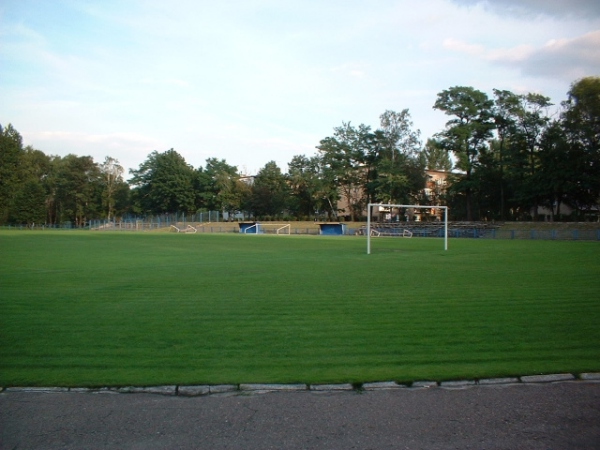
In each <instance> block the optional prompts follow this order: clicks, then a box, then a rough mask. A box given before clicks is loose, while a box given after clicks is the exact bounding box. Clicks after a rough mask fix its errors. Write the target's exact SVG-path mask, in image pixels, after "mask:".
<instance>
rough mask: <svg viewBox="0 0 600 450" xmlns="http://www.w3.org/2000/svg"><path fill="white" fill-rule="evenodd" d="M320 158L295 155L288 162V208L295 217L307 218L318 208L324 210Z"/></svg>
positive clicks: (324, 194)
mask: <svg viewBox="0 0 600 450" xmlns="http://www.w3.org/2000/svg"><path fill="white" fill-rule="evenodd" d="M320 167H321V162H320V158H319V157H317V156H313V157H311V158H308V157H306V156H304V155H296V156H294V157H293V158H292V161H291V162H290V163H289V164H288V175H287V178H288V181H289V187H290V203H289V210H290V212H291V213H292V214H294V215H295V216H296V217H298V218H300V217H305V218H308V217H310V216H312V215H313V214H315V213H316V211H318V210H321V209H322V210H326V209H327V207H324V205H323V197H325V196H326V193H324V183H323V179H322V177H321V173H320Z"/></svg>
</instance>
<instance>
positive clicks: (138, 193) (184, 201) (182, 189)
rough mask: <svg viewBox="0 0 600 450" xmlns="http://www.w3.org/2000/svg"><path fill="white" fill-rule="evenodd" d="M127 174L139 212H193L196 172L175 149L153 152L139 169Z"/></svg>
mask: <svg viewBox="0 0 600 450" xmlns="http://www.w3.org/2000/svg"><path fill="white" fill-rule="evenodd" d="M130 173H131V175H132V178H131V180H130V184H131V185H132V186H134V193H133V194H134V201H135V202H136V207H137V210H138V211H139V212H143V213H159V214H161V213H174V212H191V213H194V212H195V209H196V207H195V204H196V199H195V192H194V176H195V172H194V169H193V168H192V167H191V166H190V165H188V164H187V163H186V162H185V159H184V158H183V156H181V155H180V154H179V153H177V152H176V151H175V150H173V149H170V150H167V151H166V152H163V153H159V152H157V151H153V152H152V153H150V155H148V158H147V159H146V161H144V162H143V163H142V164H141V165H140V167H139V169H137V170H130Z"/></svg>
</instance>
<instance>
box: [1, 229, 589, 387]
mask: <svg viewBox="0 0 600 450" xmlns="http://www.w3.org/2000/svg"><path fill="white" fill-rule="evenodd" d="M442 248H443V245H442V241H441V240H439V239H399V238H385V239H374V242H373V243H372V254H371V255H366V242H365V239H364V238H356V237H326V236H317V237H313V236H247V235H215V234H198V235H181V234H143V233H140V234H135V233H123V234H119V233H94V232H39V233H36V232H0V249H1V252H2V258H1V260H0V306H2V314H1V315H0V384H1V385H4V386H9V385H60V386H101V385H157V384H182V385H183V384H205V383H206V384H218V383H252V382H254V383H267V382H269V383H276V382H279V383H294V382H305V383H331V382H366V381H379V380H397V381H408V380H414V379H436V380H443V379H456V378H480V377H492V376H509V375H522V374H535V373H543V372H557V371H559V372H563V371H568V372H586V371H597V370H599V369H600V346H598V342H600V331H599V328H600V327H598V326H597V324H598V319H600V301H599V300H598V292H599V288H600V280H599V279H600V277H598V274H599V273H600V258H598V256H599V250H600V245H598V243H595V242H592V243H589V242H587V243H584V242H555V241H492V240H464V239H463V240H460V239H451V240H450V249H449V250H448V251H447V252H444V251H443V249H442Z"/></svg>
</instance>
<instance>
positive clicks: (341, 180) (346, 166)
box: [317, 122, 371, 221]
mask: <svg viewBox="0 0 600 450" xmlns="http://www.w3.org/2000/svg"><path fill="white" fill-rule="evenodd" d="M370 139H371V129H370V127H368V126H366V125H362V124H361V125H359V126H358V128H355V127H353V126H352V125H351V124H350V123H349V122H348V123H345V122H343V123H342V126H340V127H337V128H334V134H333V136H330V137H326V138H325V139H322V140H321V142H320V144H319V145H318V146H317V149H318V150H319V154H320V157H321V161H322V164H323V166H322V169H323V170H322V172H323V176H324V179H325V180H326V181H328V182H329V185H330V186H331V189H329V190H328V192H329V196H327V198H326V200H327V201H328V203H329V204H330V208H331V210H332V213H333V214H335V215H336V216H337V213H338V211H337V207H336V206H334V205H335V204H337V201H338V199H339V198H340V195H339V194H334V192H335V190H338V192H339V193H341V196H342V197H343V198H344V199H345V200H346V202H347V205H348V209H349V211H348V213H349V215H350V217H351V219H352V220H353V221H354V220H357V219H358V217H360V215H361V213H362V211H363V209H364V207H365V206H366V194H365V191H364V185H365V181H366V180H367V179H368V176H369V174H368V170H365V167H364V166H363V162H364V161H365V158H366V157H365V155H366V151H367V149H368V147H369V141H370Z"/></svg>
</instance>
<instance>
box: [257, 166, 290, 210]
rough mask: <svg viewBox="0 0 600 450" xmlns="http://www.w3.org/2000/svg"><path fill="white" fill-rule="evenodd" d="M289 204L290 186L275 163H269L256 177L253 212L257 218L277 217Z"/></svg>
mask: <svg viewBox="0 0 600 450" xmlns="http://www.w3.org/2000/svg"><path fill="white" fill-rule="evenodd" d="M288 204H289V186H288V183H287V180H286V177H285V176H284V175H283V173H282V172H281V169H280V168H279V167H278V166H277V164H276V163H275V161H270V162H268V163H267V164H266V165H265V166H264V167H263V168H262V169H260V170H259V171H258V173H257V174H256V177H254V183H253V184H252V194H251V200H250V205H251V210H252V212H253V213H254V216H256V217H261V216H262V217H264V216H271V217H277V216H280V215H282V214H283V212H284V210H285V209H286V208H287V206H288Z"/></svg>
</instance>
